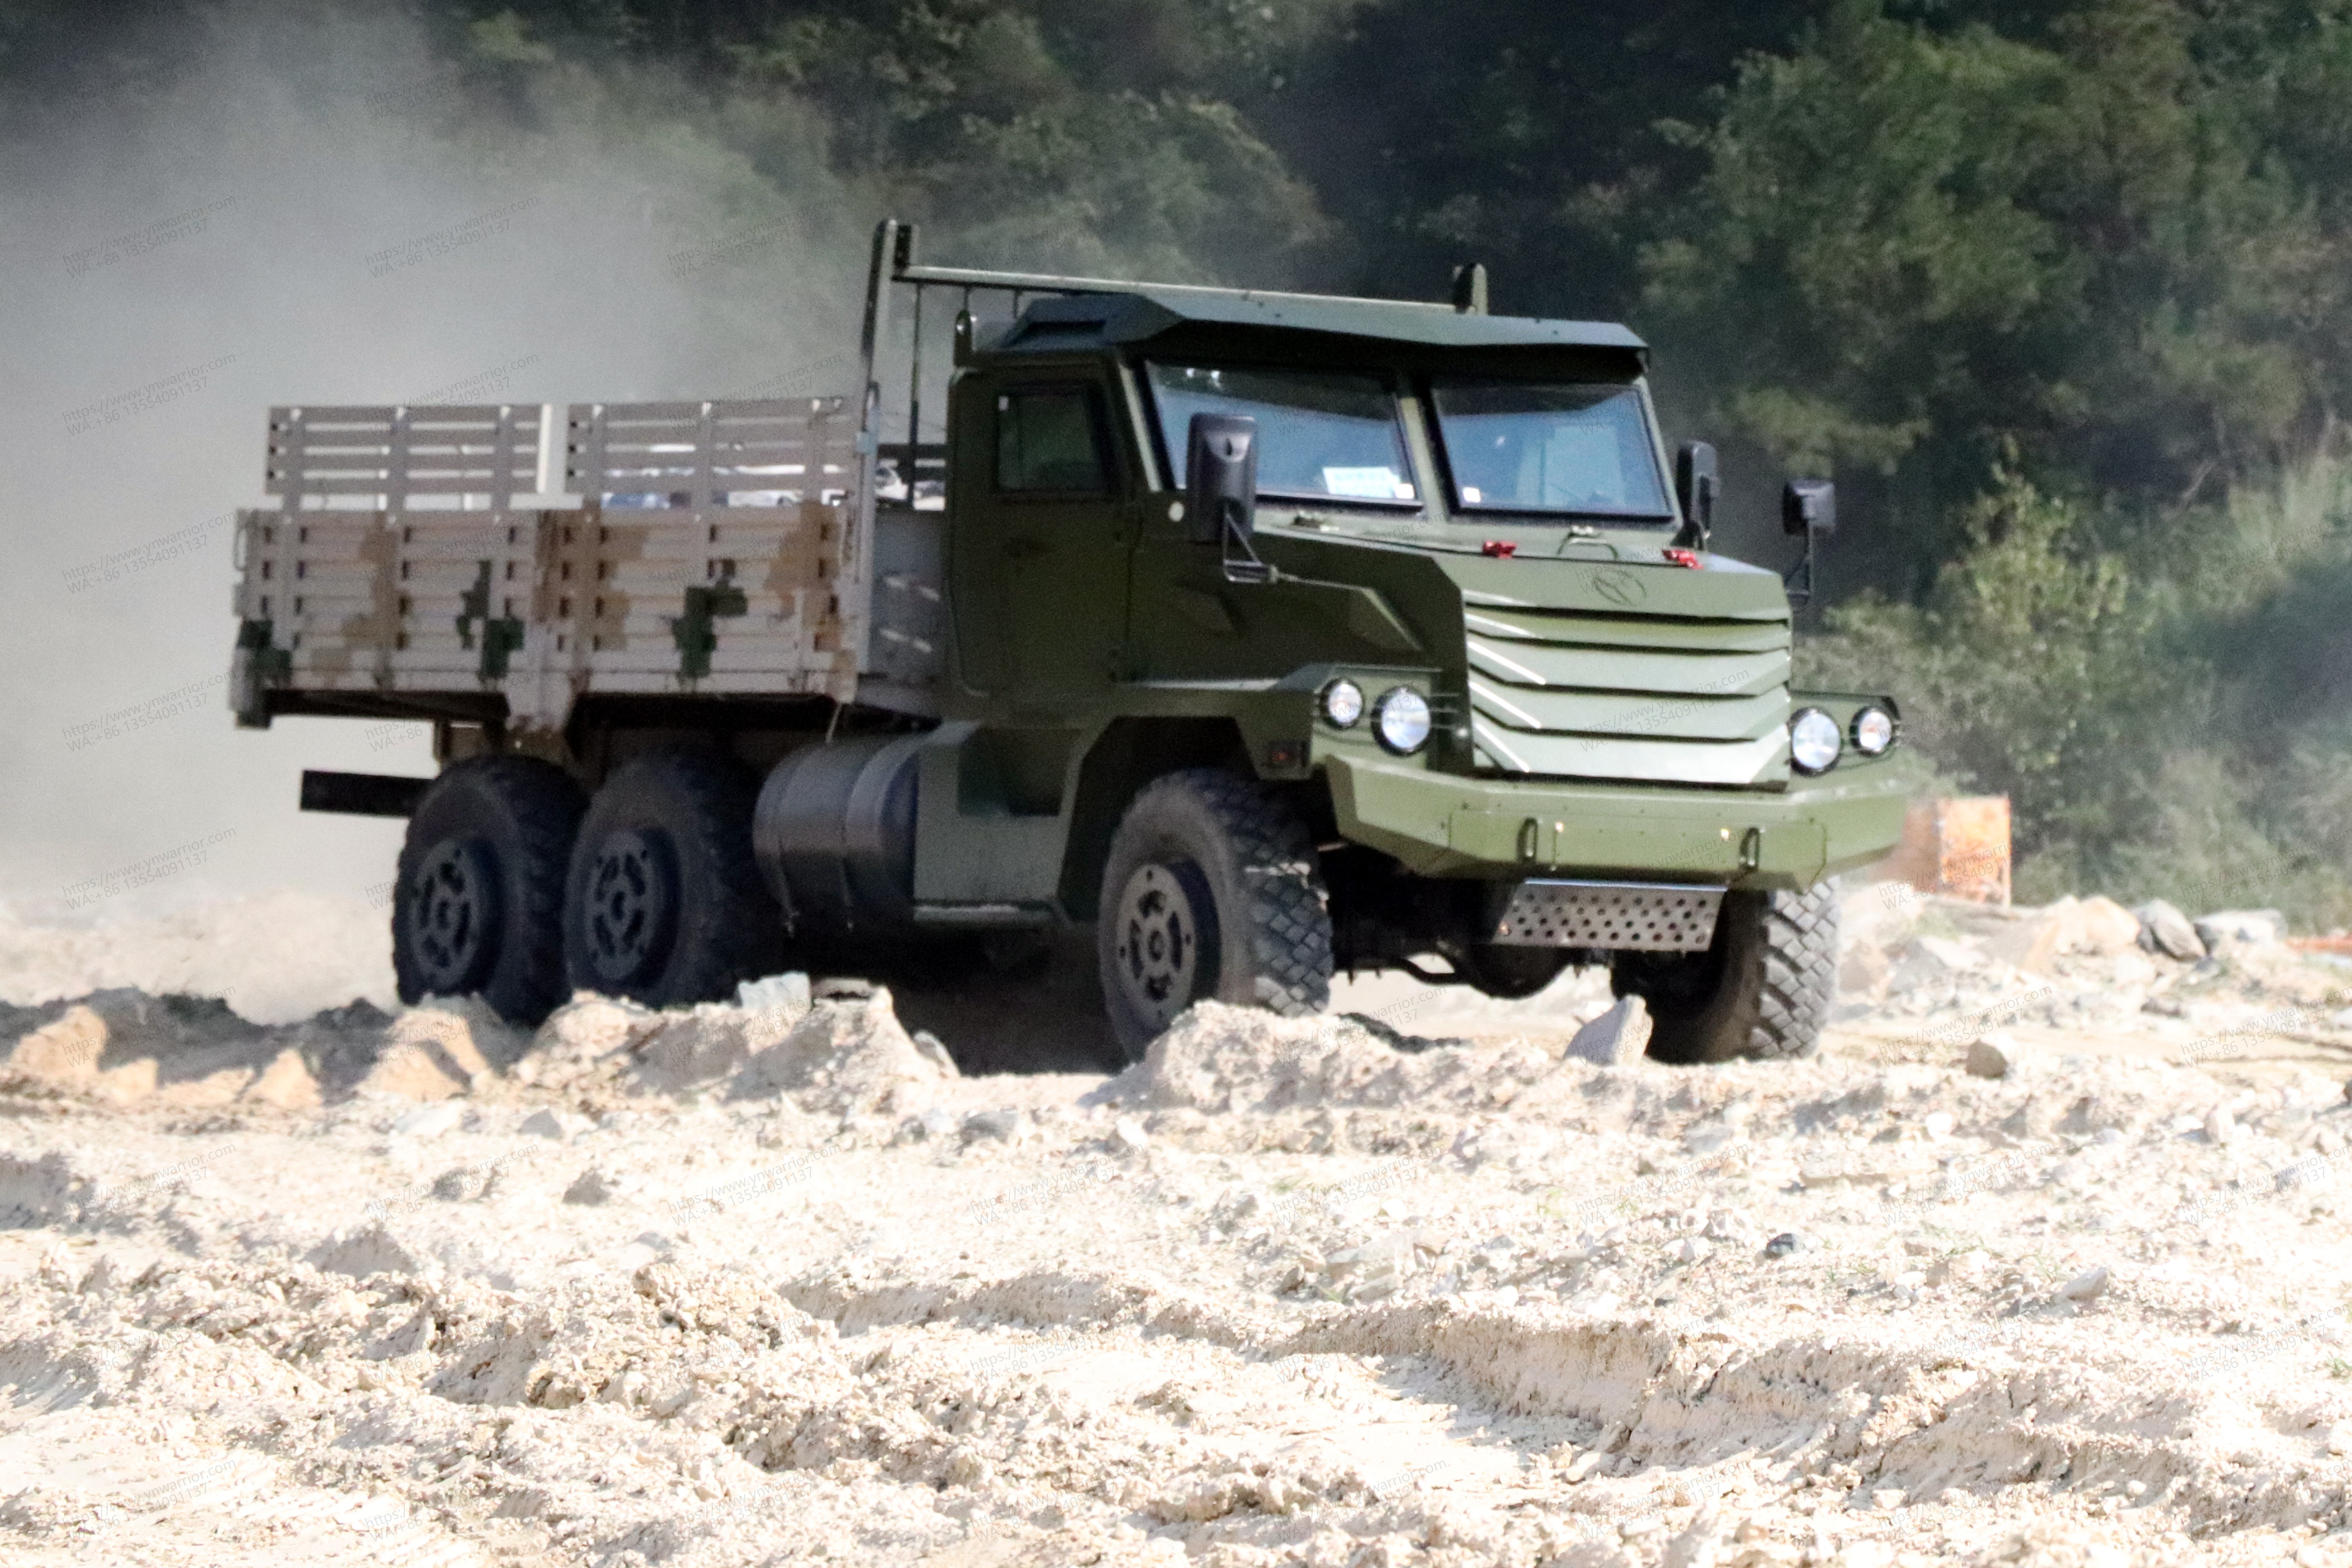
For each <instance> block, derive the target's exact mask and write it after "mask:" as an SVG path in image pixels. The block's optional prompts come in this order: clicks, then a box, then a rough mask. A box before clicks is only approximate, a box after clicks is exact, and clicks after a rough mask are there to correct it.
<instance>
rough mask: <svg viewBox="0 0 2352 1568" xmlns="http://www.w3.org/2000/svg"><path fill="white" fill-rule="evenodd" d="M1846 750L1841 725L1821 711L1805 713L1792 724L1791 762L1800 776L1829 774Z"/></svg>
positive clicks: (1799, 713) (1798, 715)
mask: <svg viewBox="0 0 2352 1568" xmlns="http://www.w3.org/2000/svg"><path fill="white" fill-rule="evenodd" d="M1844 746H1845V737H1844V736H1843V735H1842V734H1840V733H1839V732H1838V721H1836V720H1834V719H1832V718H1831V717H1830V716H1829V715H1828V714H1826V713H1824V712H1822V710H1820V709H1818V708H1807V709H1803V710H1800V711H1799V712H1798V714H1797V716H1796V717H1795V718H1793V719H1791V720H1790V721H1789V760H1790V762H1791V763H1795V764H1796V765H1797V771H1798V772H1799V773H1827V772H1829V771H1830V769H1832V768H1833V767H1835V766H1836V765H1837V760H1838V752H1840V751H1841V750H1843V748H1844Z"/></svg>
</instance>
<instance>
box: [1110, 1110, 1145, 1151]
mask: <svg viewBox="0 0 2352 1568" xmlns="http://www.w3.org/2000/svg"><path fill="white" fill-rule="evenodd" d="M1110 1136H1111V1142H1114V1143H1117V1144H1118V1146H1119V1147H1120V1148H1122V1149H1126V1150H1129V1151H1132V1150H1136V1149H1140V1148H1142V1147H1143V1146H1144V1145H1145V1144H1146V1143H1149V1142H1151V1134H1150V1133H1149V1132H1146V1131H1144V1130H1143V1123H1142V1122H1140V1121H1137V1120H1136V1119H1135V1118H1134V1117H1132V1116H1122V1117H1120V1118H1119V1119H1118V1121H1114V1122H1112V1123H1111V1124H1110Z"/></svg>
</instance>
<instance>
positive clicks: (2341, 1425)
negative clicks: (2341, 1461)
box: [2327, 1421, 2352, 1454]
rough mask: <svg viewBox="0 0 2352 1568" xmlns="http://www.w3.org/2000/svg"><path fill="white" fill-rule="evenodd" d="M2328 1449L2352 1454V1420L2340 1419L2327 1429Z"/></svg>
mask: <svg viewBox="0 0 2352 1568" xmlns="http://www.w3.org/2000/svg"><path fill="white" fill-rule="evenodd" d="M2327 1451H2328V1452H2329V1453H2331V1454H2352V1421H2338V1422H2337V1423H2336V1425H2335V1426H2330V1427H2329V1428H2328V1429H2327Z"/></svg>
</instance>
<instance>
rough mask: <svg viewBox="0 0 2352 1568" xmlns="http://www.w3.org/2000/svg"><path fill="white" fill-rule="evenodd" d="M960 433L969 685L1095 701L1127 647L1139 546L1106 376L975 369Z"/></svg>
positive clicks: (957, 591)
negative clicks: (1131, 561)
mask: <svg viewBox="0 0 2352 1568" xmlns="http://www.w3.org/2000/svg"><path fill="white" fill-rule="evenodd" d="M958 390H959V391H962V392H966V393H968V394H969V395H967V396H966V397H965V399H964V401H963V404H962V410H961V411H962V413H963V418H962V419H961V421H960V422H959V423H960V428H959V430H958V432H957V434H958V437H959V440H958V442H957V453H956V461H957V467H958V468H960V469H961V473H962V476H963V482H962V484H961V486H960V487H959V494H958V497H957V504H956V511H957V514H958V515H957V517H956V519H955V521H954V526H953V544H952V549H953V552H954V557H955V561H954V564H955V584H954V586H953V588H952V590H951V592H952V594H953V598H954V603H955V615H956V628H957V629H956V636H957V641H958V643H959V645H960V646H961V647H962V649H963V651H964V658H963V668H964V679H965V681H966V683H967V685H969V686H971V687H972V688H974V689H978V690H981V691H985V692H988V693H989V694H991V695H1002V696H1003V697H1007V698H1010V699H1011V700H1013V703H1014V704H1015V705H1016V706H1040V707H1045V706H1053V707H1059V706H1063V705H1066V703H1067V702H1068V701H1069V700H1072V699H1074V698H1083V697H1088V696H1098V695H1100V694H1102V693H1103V692H1105V691H1106V690H1108V688H1109V686H1110V685H1111V683H1112V682H1113V681H1114V680H1115V679H1117V678H1118V672H1119V671H1118V667H1119V663H1120V661H1121V659H1122V658H1123V657H1124V653H1123V650H1124V647H1125V644H1126V639H1127V575H1128V573H1127V565H1128V552H1129V549H1130V548H1131V547H1132V543H1133V541H1132V538H1131V533H1132V530H1131V529H1130V528H1129V525H1128V516H1127V513H1128V507H1127V504H1126V500H1125V495H1124V492H1125V489H1126V486H1125V482H1124V477H1123V475H1122V474H1121V472H1120V463H1119V458H1118V453H1117V449H1116V447H1114V445H1113V443H1112V441H1111V440H1110V425H1109V418H1108V410H1109V407H1110V403H1109V399H1108V391H1107V388H1106V387H1105V385H1104V384H1102V382H1100V381H1099V380H1098V379H1096V378H1093V377H1090V376H1087V375H1083V374H1077V375H1071V374H1055V375H1051V376H1040V377H1037V378H1034V379H1033V378H1027V377H1020V378H1016V377H1013V376H1008V375H1001V374H996V375H985V376H980V375H975V376H972V377H971V379H970V381H969V382H967V383H966V384H965V385H964V386H961V387H959V389H958Z"/></svg>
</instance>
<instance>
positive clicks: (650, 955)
mask: <svg viewBox="0 0 2352 1568" xmlns="http://www.w3.org/2000/svg"><path fill="white" fill-rule="evenodd" d="M677 902H678V898H677V859H676V858H675V857H674V856H672V855H671V853H670V848H669V843H668V841H667V839H666V838H664V837H661V836H660V835H659V834H656V833H646V832H640V831H637V830H635V829H630V830H627V831H625V832H621V833H615V834H614V835H612V836H611V837H608V838H606V839H605V840H604V842H603V843H602V844H600V845H598V846H597V847H596V858H595V861H594V863H593V865H592V866H591V867H590V868H589V872H588V909H587V925H588V955H589V962H590V963H592V964H593V966H594V968H595V971H596V978H597V979H599V980H601V981H603V982H604V983H605V984H609V985H632V984H638V983H640V982H642V981H645V980H646V979H648V978H649V977H651V976H652V975H654V974H656V973H659V971H660V969H661V966H662V963H663V962H664V961H665V960H667V958H668V957H669V949H670V938H671V935H672V933H673V932H674V931H675V930H676V928H677Z"/></svg>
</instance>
